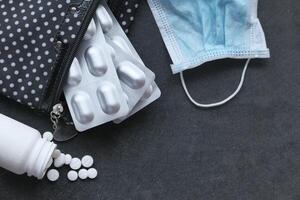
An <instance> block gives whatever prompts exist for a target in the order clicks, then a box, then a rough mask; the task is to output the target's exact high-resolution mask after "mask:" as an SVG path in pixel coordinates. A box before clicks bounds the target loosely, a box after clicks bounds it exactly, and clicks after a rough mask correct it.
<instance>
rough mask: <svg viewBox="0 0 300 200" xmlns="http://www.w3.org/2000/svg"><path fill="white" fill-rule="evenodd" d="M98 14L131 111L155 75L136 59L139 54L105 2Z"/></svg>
mask: <svg viewBox="0 0 300 200" xmlns="http://www.w3.org/2000/svg"><path fill="white" fill-rule="evenodd" d="M96 14H97V15H98V16H99V17H98V19H99V23H100V24H101V26H102V30H103V31H104V34H105V37H106V42H107V43H108V44H110V46H111V47H112V49H111V51H112V54H113V55H114V56H113V61H114V64H115V67H116V70H117V74H118V76H119V79H120V81H121V86H122V88H123V91H124V93H125V96H126V98H127V103H128V106H129V110H132V109H133V108H134V106H135V105H136V104H137V103H138V101H139V100H140V99H141V97H142V96H143V94H144V93H145V91H146V90H147V88H149V87H150V85H151V83H152V82H153V81H154V78H155V75H154V73H153V72H152V71H151V70H149V69H148V68H147V67H146V66H145V65H144V63H143V62H141V60H140V59H136V58H137V57H139V56H138V54H137V52H136V51H135V49H134V47H133V46H132V44H131V43H130V41H129V39H128V38H127V36H126V34H125V33H124V32H123V29H122V28H121V26H120V25H119V23H118V22H117V20H116V19H115V17H114V16H113V14H112V13H111V11H110V9H109V8H108V6H107V5H106V4H105V3H104V2H103V1H102V5H100V6H99V8H98V9H97V11H96Z"/></svg>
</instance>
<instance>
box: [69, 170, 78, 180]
mask: <svg viewBox="0 0 300 200" xmlns="http://www.w3.org/2000/svg"><path fill="white" fill-rule="evenodd" d="M67 177H68V179H69V181H76V180H77V179H78V173H77V172H76V171H74V170H71V171H69V172H68V174H67Z"/></svg>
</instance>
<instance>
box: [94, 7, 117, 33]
mask: <svg viewBox="0 0 300 200" xmlns="http://www.w3.org/2000/svg"><path fill="white" fill-rule="evenodd" d="M96 14H97V18H98V20H99V22H100V25H101V27H102V30H103V32H104V33H107V32H108V31H109V30H110V29H111V28H112V27H113V25H114V22H113V20H112V18H111V17H110V15H109V14H108V12H107V10H106V9H105V8H104V7H103V6H99V8H98V9H97V11H96Z"/></svg>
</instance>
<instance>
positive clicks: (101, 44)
mask: <svg viewBox="0 0 300 200" xmlns="http://www.w3.org/2000/svg"><path fill="white" fill-rule="evenodd" d="M97 17H98V16H95V18H97ZM109 48H110V47H109V46H108V45H107V43H106V42H105V38H104V35H103V32H102V29H101V26H100V24H99V23H98V20H92V21H91V23H90V25H89V28H88V30H87V32H86V35H85V37H84V40H83V41H82V43H81V45H80V47H79V49H78V51H77V54H76V56H75V59H74V61H73V63H72V66H71V68H70V70H69V75H68V76H69V77H68V80H67V83H66V84H65V87H64V93H65V97H66V101H67V104H68V107H69V110H70V113H71V115H72V119H73V122H74V125H75V127H76V130H78V131H85V130H87V129H90V128H92V127H95V126H98V125H101V124H103V123H106V122H108V121H112V120H114V119H116V118H119V117H122V116H124V115H126V114H128V112H129V108H128V104H127V100H126V98H125V96H124V93H123V89H122V87H121V84H120V81H119V78H118V75H117V73H116V69H115V66H114V63H113V61H112V58H111V51H109V50H107V49H109Z"/></svg>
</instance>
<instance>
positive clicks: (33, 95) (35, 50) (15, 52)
mask: <svg viewBox="0 0 300 200" xmlns="http://www.w3.org/2000/svg"><path fill="white" fill-rule="evenodd" d="M94 4H95V5H94ZM97 5H98V3H95V2H94V1H90V0H52V1H45V0H0V8H1V12H0V94H2V95H4V96H6V97H8V98H11V99H13V100H15V101H17V102H20V103H22V104H26V105H28V106H30V107H32V108H36V109H41V110H47V109H49V108H50V107H51V106H52V105H51V104H52V103H53V102H52V101H53V100H54V99H53V98H54V96H56V95H54V94H55V93H56V92H57V91H58V90H59V88H58V87H61V86H60V83H61V82H62V79H63V76H64V73H65V71H66V68H68V67H69V65H70V60H71V61H72V59H70V58H68V57H70V56H72V52H73V51H74V49H75V48H76V45H75V44H76V41H77V40H80V38H79V37H78V36H79V35H81V32H83V30H82V24H83V23H88V22H89V21H90V19H87V18H88V17H87V16H89V15H88V13H89V12H91V10H90V9H92V7H95V9H96V7H97ZM93 9H94V8H93ZM92 12H93V11H92Z"/></svg>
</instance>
